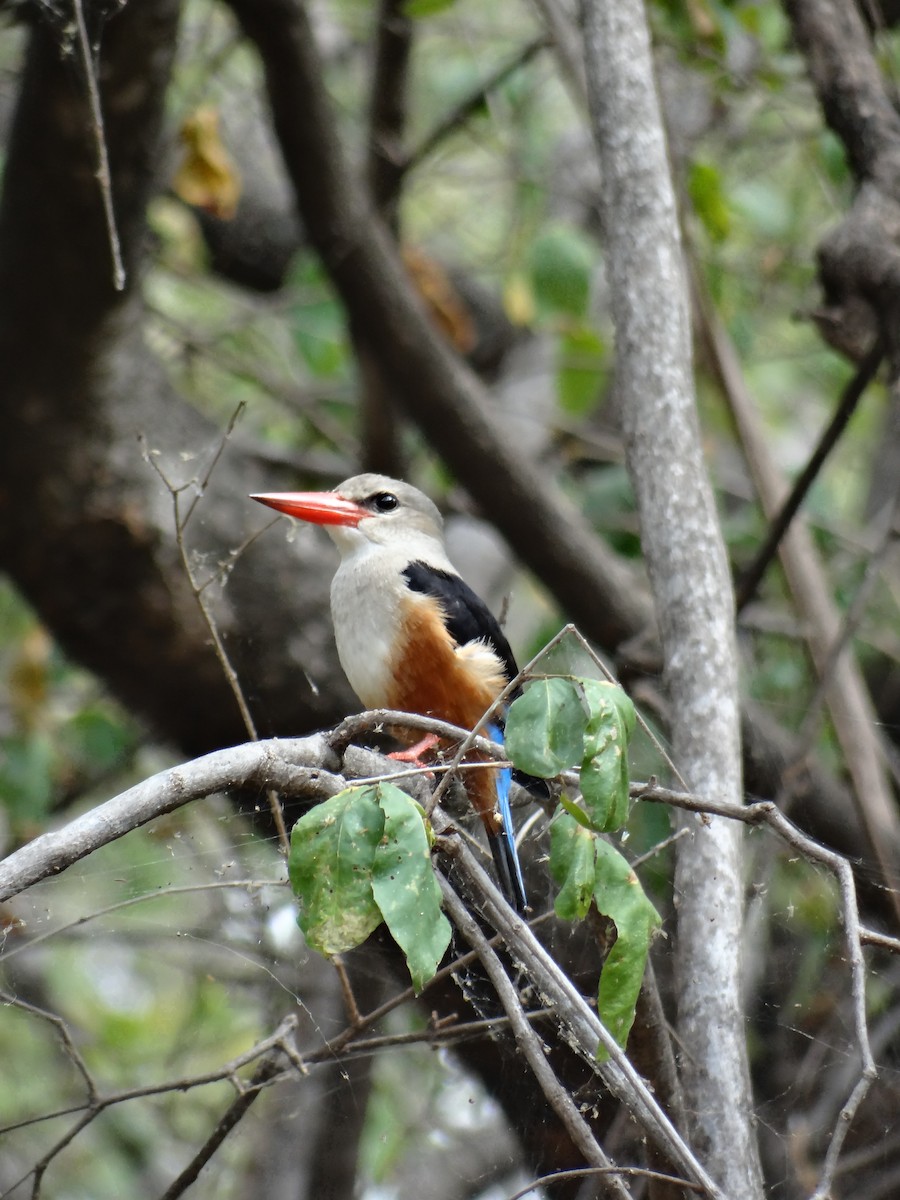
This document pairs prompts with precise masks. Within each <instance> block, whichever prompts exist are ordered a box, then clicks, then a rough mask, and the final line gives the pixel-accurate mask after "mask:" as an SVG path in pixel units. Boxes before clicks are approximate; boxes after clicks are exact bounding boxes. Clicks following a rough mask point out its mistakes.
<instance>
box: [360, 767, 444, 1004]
mask: <svg viewBox="0 0 900 1200" xmlns="http://www.w3.org/2000/svg"><path fill="white" fill-rule="evenodd" d="M376 797H377V801H378V804H379V805H380V807H381V811H382V812H383V813H384V835H383V837H382V838H381V841H380V842H379V843H378V847H377V849H376V850H375V857H374V862H373V870H372V892H373V894H374V896H375V902H376V903H377V905H378V907H379V908H380V909H381V913H382V915H383V917H384V919H385V922H386V923H387V927H388V929H389V930H390V931H391V936H392V937H393V939H394V941H395V942H396V943H397V945H398V946H399V947H400V949H401V950H402V951H403V953H404V954H405V955H406V963H407V966H408V967H409V973H410V976H411V977H412V982H413V987H414V988H415V990H416V991H417V992H420V991H421V990H422V988H423V987H424V986H425V984H426V983H427V982H428V980H429V979H431V977H432V976H433V975H434V973H435V971H436V970H437V967H438V963H439V962H440V961H441V959H442V958H443V957H444V953H445V951H446V949H447V947H448V945H449V944H450V932H451V931H450V923H449V921H448V920H447V918H446V917H445V916H444V914H443V912H442V911H441V889H440V888H439V887H438V883H437V880H436V879H435V877H434V871H433V870H432V867H431V853H430V847H429V843H428V833H427V830H426V826H425V817H424V814H423V812H422V809H421V808H420V807H419V805H418V804H416V802H415V801H414V800H413V799H411V798H410V797H409V796H407V795H406V793H405V792H401V791H400V789H399V788H397V787H394V786H393V784H390V783H382V784H379V785H378V787H377V788H376Z"/></svg>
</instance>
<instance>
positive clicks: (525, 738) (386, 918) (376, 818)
mask: <svg viewBox="0 0 900 1200" xmlns="http://www.w3.org/2000/svg"><path fill="white" fill-rule="evenodd" d="M634 728H635V713H634V707H633V705H632V703H631V701H630V700H629V699H628V697H627V696H626V695H625V693H624V692H623V691H622V689H621V688H619V687H616V686H615V685H613V684H610V683H605V682H603V681H600V680H596V679H580V678H575V677H571V676H565V677H563V676H558V677H554V678H547V679H540V680H536V681H534V682H533V683H532V684H531V685H530V686H529V688H528V690H527V691H526V692H525V694H524V696H522V697H520V698H519V699H518V700H516V701H515V703H514V704H513V705H512V707H511V708H510V711H509V715H508V718H507V724H506V747H507V750H508V751H509V755H510V758H511V759H512V760H513V762H514V763H515V765H516V766H517V767H519V768H520V769H521V770H523V771H526V772H528V773H529V774H530V775H536V776H539V777H541V778H550V777H552V776H555V775H559V774H560V772H562V771H565V770H567V769H569V768H571V767H578V768H579V769H580V772H581V786H582V803H583V807H581V805H577V804H575V803H574V802H573V801H571V800H568V799H563V800H562V802H561V803H562V809H563V811H561V812H559V813H557V815H556V817H555V818H554V820H553V824H552V826H551V854H550V870H551V873H552V875H553V877H554V879H555V880H556V882H557V883H558V884H559V885H560V891H559V895H558V896H557V900H556V912H557V914H558V915H559V916H560V917H562V918H563V919H566V920H577V919H579V918H581V917H584V916H585V914H586V913H587V911H588V909H589V908H590V906H591V904H592V903H594V904H596V906H597V908H598V909H599V911H600V912H601V913H603V914H604V915H605V916H607V917H608V918H609V919H610V920H612V921H613V922H614V924H615V927H616V941H615V944H614V945H613V947H612V949H611V951H610V952H609V955H608V956H607V959H606V962H605V964H604V967H603V971H602V975H601V979H600V986H599V992H598V1007H599V1012H600V1016H601V1019H602V1020H603V1022H604V1024H605V1025H606V1027H607V1029H609V1031H610V1033H612V1035H613V1036H614V1037H615V1038H616V1040H617V1041H618V1042H619V1044H620V1045H622V1046H624V1044H625V1041H626V1039H627V1037H628V1031H629V1030H630V1028H631V1025H632V1022H633V1020H634V1010H635V1004H636V1002H637V996H638V992H639V990H640V986H641V979H642V978H643V974H644V968H645V966H646V961H647V951H648V947H649V944H650V938H651V936H652V934H653V931H654V929H656V928H657V926H658V925H659V918H658V916H657V914H656V910H655V909H654V907H653V905H652V904H651V902H650V901H649V900H648V899H647V897H646V895H645V894H644V891H643V889H642V887H641V885H640V883H639V882H638V879H637V876H636V875H635V874H634V871H633V870H632V869H631V867H630V865H629V864H628V862H627V860H626V859H625V858H624V857H623V856H622V855H621V854H620V853H619V852H618V851H617V850H616V849H614V847H613V846H611V845H610V844H609V843H608V842H607V841H606V840H605V839H604V838H602V837H600V836H599V835H600V834H601V833H604V832H607V831H611V830H613V829H618V828H620V827H621V826H622V825H623V824H624V823H625V821H626V819H627V817H628V760H627V750H628V740H629V738H630V737H631V734H632V732H633V731H634ZM288 868H289V873H290V880H291V886H292V888H293V890H294V892H295V894H296V895H297V897H298V899H299V907H300V911H299V916H298V920H299V924H300V927H301V929H302V930H303V932H304V934H305V936H306V940H307V942H308V943H309V945H310V946H311V947H312V948H313V949H315V950H318V951H320V952H321V953H322V954H327V955H331V954H340V953H342V952H344V951H346V950H351V949H352V948H353V947H354V946H358V945H360V944H361V943H362V942H364V941H365V939H366V938H367V937H368V936H369V935H370V934H371V933H373V932H374V930H376V929H377V928H378V926H379V925H381V923H382V922H384V923H385V924H386V925H387V927H388V929H389V930H390V933H391V935H392V936H393V938H394V940H395V941H396V942H397V944H398V945H399V946H400V948H401V949H402V950H403V953H404V954H405V955H406V961H407V965H408V967H409V972H410V975H411V977H412V981H413V985H414V987H415V989H416V991H421V990H422V988H423V987H424V986H425V984H426V983H427V982H428V980H429V979H430V978H431V977H432V976H433V975H434V973H435V971H436V970H437V967H438V964H439V963H440V961H441V959H442V958H443V956H444V953H445V951H446V949H447V946H448V945H449V942H450V932H451V930H450V925H449V922H448V921H447V919H446V917H445V916H444V914H443V912H442V911H441V892H440V888H439V887H438V884H437V881H436V880H435V877H434V872H433V871H432V867H431V846H430V840H429V827H428V823H427V821H426V818H425V814H424V813H423V811H422V809H421V808H420V806H419V805H418V804H417V803H416V802H415V801H414V800H413V799H411V797H409V796H407V795H406V793H405V792H402V791H400V790H399V788H397V787H395V786H394V785H393V784H390V783H387V782H383V783H379V784H377V785H371V786H366V787H351V788H346V789H345V790H344V791H342V792H340V793H339V794H338V795H337V796H333V797H332V798H331V799H330V800H326V801H325V802H324V803H323V804H319V805H317V806H316V807H315V808H313V809H312V810H311V811H310V812H308V813H307V814H306V815H305V816H304V817H302V818H301V819H300V820H299V821H298V822H297V824H296V825H295V826H294V829H293V832H292V835H291V855H290V859H289V863H288ZM598 1053H601V1052H600V1051H598Z"/></svg>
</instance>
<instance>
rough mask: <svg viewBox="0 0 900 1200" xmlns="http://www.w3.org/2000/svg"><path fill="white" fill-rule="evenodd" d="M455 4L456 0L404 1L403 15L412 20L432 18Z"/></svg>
mask: <svg viewBox="0 0 900 1200" xmlns="http://www.w3.org/2000/svg"><path fill="white" fill-rule="evenodd" d="M455 2H456V0H406V3H405V4H404V5H403V13H404V16H407V17H412V18H416V17H433V16H434V15H435V13H439V12H443V11H444V9H445V8H452V6H453V5H454V3H455Z"/></svg>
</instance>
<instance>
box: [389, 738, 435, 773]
mask: <svg viewBox="0 0 900 1200" xmlns="http://www.w3.org/2000/svg"><path fill="white" fill-rule="evenodd" d="M440 740H441V739H440V738H439V737H438V736H437V734H436V733H426V735H425V736H424V737H423V738H422V740H421V741H420V742H416V744H415V745H414V746H410V747H409V748H408V749H407V750H395V751H394V753H393V754H389V755H388V758H392V759H394V761H395V762H408V763H415V764H416V766H422V765H423V764H422V755H423V754H425V753H426V752H427V751H428V750H433V749H434V747H435V746H436V745H437V744H438V742H439V741H440Z"/></svg>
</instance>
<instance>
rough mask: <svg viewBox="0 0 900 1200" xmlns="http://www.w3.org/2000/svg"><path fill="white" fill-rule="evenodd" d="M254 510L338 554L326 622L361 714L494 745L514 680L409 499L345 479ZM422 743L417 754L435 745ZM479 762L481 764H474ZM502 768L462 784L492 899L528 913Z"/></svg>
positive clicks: (376, 479)
mask: <svg viewBox="0 0 900 1200" xmlns="http://www.w3.org/2000/svg"><path fill="white" fill-rule="evenodd" d="M251 499H253V500H256V501H258V502H259V503H260V504H264V505H267V506H268V507H269V508H272V509H275V510H276V511H277V512H280V513H284V514H286V515H287V516H290V517H297V518H299V519H301V520H303V521H308V522H311V523H312V524H315V525H321V526H322V527H323V528H324V529H325V530H326V531H327V532H328V533H329V534H330V535H331V538H332V539H333V541H334V542H335V544H336V545H337V548H338V550H339V551H340V554H341V560H340V564H339V566H338V568H337V571H336V572H335V575H334V578H333V580H332V584H331V615H332V621H333V624H334V635H335V642H336V644H337V651H338V657H339V659H340V662H341V666H342V667H343V669H344V673H345V674H346V676H347V679H348V681H349V683H350V686H351V687H352V688H353V690H354V692H355V693H356V695H357V696H358V697H359V699H360V701H361V702H362V704H363V705H364V706H365V708H367V709H373V708H392V709H396V710H401V711H403V712H409V713H417V714H419V715H422V716H432V717H436V718H439V719H440V720H443V721H448V722H450V723H451V724H453V725H459V726H461V727H463V728H465V729H477V731H478V732H479V733H482V734H484V735H486V736H488V737H491V738H492V739H493V740H495V741H498V742H501V743H502V741H503V713H502V712H500V713H496V714H494V715H492V716H491V717H490V719H489V720H487V721H484V718H485V714H486V713H487V712H488V710H489V709H491V707H492V705H493V704H494V702H495V701H496V700H497V698H498V696H499V695H500V693H501V692H502V691H503V690H504V688H505V687H506V686H507V684H509V683H510V682H511V681H512V680H513V679H515V677H516V676H517V675H518V673H519V672H518V667H517V666H516V660H515V658H514V656H513V652H512V650H511V649H510V645H509V642H508V641H507V640H506V637H505V636H504V634H503V631H502V629H501V628H500V625H499V623H498V621H497V619H496V618H495V617H494V615H493V613H492V612H491V611H490V609H489V608H488V607H487V605H486V604H485V603H484V601H483V600H482V599H481V598H480V597H479V596H478V595H477V594H476V592H475V591H474V590H473V589H472V588H471V587H470V586H469V585H468V584H467V583H466V582H465V580H464V579H463V578H462V576H461V575H460V574H459V572H458V571H457V570H456V568H455V567H454V566H453V564H452V563H451V562H450V559H449V558H448V557H447V552H446V550H445V548H444V537H443V518H442V517H441V514H440V512H439V510H438V508H437V506H436V505H435V504H434V503H433V502H432V501H431V500H430V499H429V498H428V497H427V496H426V495H425V494H424V493H423V492H421V491H419V489H418V488H415V487H413V486H412V485H411V484H409V483H405V482H403V481H401V480H399V479H391V478H389V477H388V476H386V475H376V474H372V473H366V474H362V475H354V476H352V477H351V478H350V479H346V480H345V481H344V482H343V483H341V484H339V485H338V486H337V487H336V488H335V489H334V491H331V492H262V493H255V494H253V495H252V496H251ZM435 741H436V739H434V738H431V739H425V740H424V741H423V742H421V743H419V745H417V746H416V747H414V751H412V752H408V753H414V752H419V751H422V750H424V748H425V747H426V746H428V745H432V746H433V745H434V744H435ZM479 757H481V760H482V761H487V760H486V759H485V758H483V757H482V756H479V755H478V754H473V755H472V758H474V759H476V760H477V759H478V758H479ZM510 778H511V772H510V770H509V768H496V769H494V768H489V767H487V768H481V769H479V770H476V771H467V772H465V780H464V784H465V789H466V793H467V796H468V798H469V802H470V804H471V805H472V807H473V809H474V810H475V811H476V812H477V814H478V815H479V817H480V818H481V821H482V823H483V825H484V828H485V832H486V834H487V839H488V844H489V846H490V849H491V853H492V855H493V859H494V864H495V868H496V871H497V876H498V879H499V881H500V885H501V888H502V890H503V892H504V894H505V896H506V898H507V900H508V901H509V903H510V904H511V905H512V906H513V908H515V909H516V911H518V912H520V913H522V912H525V911H526V909H527V898H526V894H525V884H524V881H523V878H522V868H521V865H520V863H519V857H518V853H517V850H516V844H515V837H514V829H513V823H512V815H511V812H510V805H509V790H510Z"/></svg>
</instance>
